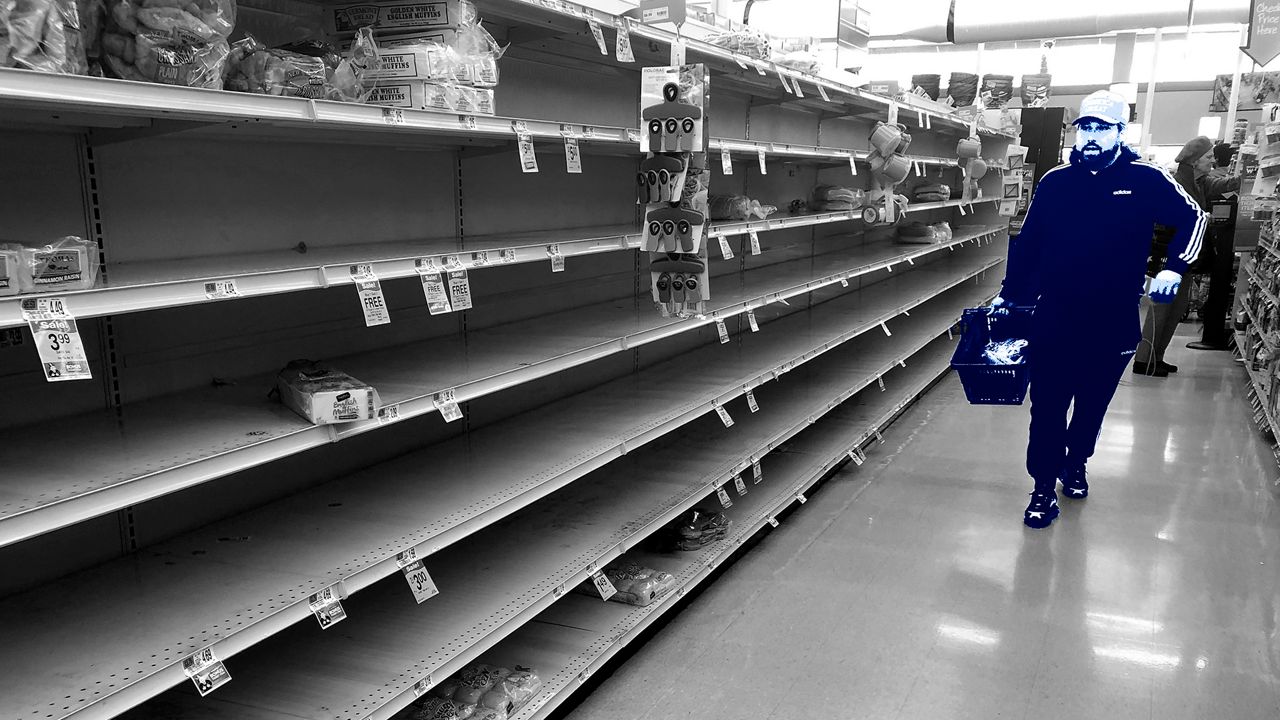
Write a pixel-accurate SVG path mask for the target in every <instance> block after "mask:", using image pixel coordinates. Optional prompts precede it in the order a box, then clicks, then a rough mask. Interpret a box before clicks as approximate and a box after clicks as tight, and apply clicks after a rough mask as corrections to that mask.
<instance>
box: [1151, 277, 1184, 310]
mask: <svg viewBox="0 0 1280 720" xmlns="http://www.w3.org/2000/svg"><path fill="white" fill-rule="evenodd" d="M1180 285H1182V276H1181V275H1179V274H1178V273H1176V272H1174V271H1172V270H1161V271H1160V273H1159V274H1158V275H1156V277H1155V279H1154V280H1152V281H1151V292H1150V293H1148V294H1149V295H1150V296H1151V299H1152V300H1153V301H1154V302H1158V303H1171V302H1173V296H1174V295H1177V294H1178V287H1179V286H1180Z"/></svg>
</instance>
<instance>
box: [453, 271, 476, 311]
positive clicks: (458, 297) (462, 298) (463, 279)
mask: <svg viewBox="0 0 1280 720" xmlns="http://www.w3.org/2000/svg"><path fill="white" fill-rule="evenodd" d="M449 302H450V303H451V304H452V305H453V309H454V310H470V309H471V280H470V279H469V278H468V277H467V271H466V270H451V271H449Z"/></svg>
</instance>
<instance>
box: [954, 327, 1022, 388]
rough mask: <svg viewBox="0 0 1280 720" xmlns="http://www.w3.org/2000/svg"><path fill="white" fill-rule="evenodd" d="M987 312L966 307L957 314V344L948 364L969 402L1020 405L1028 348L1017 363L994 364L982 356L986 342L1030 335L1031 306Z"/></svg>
mask: <svg viewBox="0 0 1280 720" xmlns="http://www.w3.org/2000/svg"><path fill="white" fill-rule="evenodd" d="M1008 310H1009V312H1008V313H1007V314H1006V313H1001V314H995V315H991V314H988V312H987V309H986V308H967V309H966V310H965V311H964V313H963V314H962V315H961V316H960V344H959V345H957V346H956V351H955V353H954V354H953V355H952V356H951V367H953V368H955V369H956V374H958V375H959V376H960V384H961V385H963V386H964V394H965V395H966V396H967V397H968V398H969V403H970V404H972V405H1021V404H1022V400H1023V398H1025V397H1026V396H1027V385H1028V384H1029V383H1030V382H1031V374H1030V373H1031V368H1030V367H1028V365H1027V362H1028V361H1029V360H1030V356H1029V354H1028V352H1027V351H1028V350H1030V348H1025V349H1023V351H1022V355H1023V362H1022V363H1020V364H1018V365H994V364H992V363H991V362H990V361H989V360H988V359H987V358H986V356H985V355H984V351H985V350H986V348H987V343H990V342H992V341H996V342H999V341H1002V340H1011V339H1020V340H1024V339H1026V338H1028V337H1029V336H1030V335H1031V315H1032V309H1031V308H1026V307H1011V308H1008Z"/></svg>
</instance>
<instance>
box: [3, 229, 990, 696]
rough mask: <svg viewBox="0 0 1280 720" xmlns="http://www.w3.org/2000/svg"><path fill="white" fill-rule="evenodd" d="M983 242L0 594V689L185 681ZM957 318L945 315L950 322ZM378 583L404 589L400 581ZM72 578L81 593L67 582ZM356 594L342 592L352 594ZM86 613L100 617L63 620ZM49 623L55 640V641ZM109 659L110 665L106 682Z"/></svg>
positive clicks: (865, 314) (731, 390)
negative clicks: (188, 531) (728, 337)
mask: <svg viewBox="0 0 1280 720" xmlns="http://www.w3.org/2000/svg"><path fill="white" fill-rule="evenodd" d="M992 250H999V248H985V249H983V250H978V251H975V252H965V253H961V254H958V255H956V256H955V257H954V258H949V259H948V260H945V261H943V262H940V263H938V265H939V266H940V267H931V268H920V269H918V270H916V271H914V272H911V273H903V274H902V275H901V276H900V277H897V278H894V279H892V280H889V281H886V282H884V283H879V284H877V285H875V286H872V287H871V288H868V289H866V290H863V291H861V292H859V293H853V294H850V295H847V296H844V297H842V298H840V299H838V300H833V301H830V302H827V303H823V304H821V305H819V306H817V307H816V308H814V309H812V310H809V311H805V312H800V313H795V314H792V315H789V316H786V317H783V318H781V319H778V320H776V321H774V322H769V323H767V324H766V325H765V327H764V329H763V330H762V332H761V333H759V334H748V335H746V336H744V337H742V338H741V343H740V344H739V343H735V344H732V345H729V346H720V345H714V346H709V347H706V348H703V349H700V350H698V351H695V352H693V353H690V354H686V355H685V356H683V357H681V358H676V359H675V360H672V361H668V362H666V363H662V364H659V365H657V366H654V367H652V368H649V369H647V370H645V371H642V372H641V373H639V375H637V376H628V377H627V378H623V379H620V380H618V381H615V382H613V383H609V384H606V385H604V386H601V387H600V388H597V389H595V390H593V391H591V392H590V393H584V394H583V395H579V396H574V397H570V398H566V399H563V400H560V401H557V402H555V403H552V404H550V405H547V406H544V407H542V408H539V409H538V410H537V411H536V412H532V413H529V414H526V415H524V416H517V417H515V418H511V419H509V420H506V421H503V422H500V423H497V424H495V425H492V426H489V427H486V428H483V429H481V430H479V431H476V432H473V433H471V434H470V436H469V437H467V438H460V439H458V440H454V441H449V442H446V443H442V444H439V445H436V446H432V447H429V448H426V449H424V450H422V451H418V452H416V453H412V454H410V455H408V456H404V457H401V458H398V459H396V460H393V461H390V462H387V463H383V464H380V465H378V466H374V467H372V468H369V469H368V470H366V471H363V472H361V473H358V474H356V475H353V476H350V477H348V478H346V479H343V480H340V481H336V482H334V483H329V484H327V485H325V486H322V487H320V488H316V489H314V490H312V491H307V492H304V493H301V494H298V495H296V496H293V497H291V498H287V499H285V500H282V501H280V502H278V503H273V504H272V505H270V506H267V507H266V508H263V509H261V510H258V511H255V512H253V513H249V514H247V515H245V516H241V517H240V518H237V519H235V520H232V521H228V522H225V523H220V524H218V525H215V526H212V527H210V528H207V529H205V530H202V531H200V532H197V533H194V534H192V535H189V536H185V537H184V538H181V539H179V540H176V541H173V542H171V543H168V544H166V545H164V546H163V548H162V549H157V550H155V551H154V552H148V553H145V554H141V555H136V556H130V557H129V558H125V559H123V560H121V561H117V562H116V563H111V564H108V565H104V566H100V567H99V568H96V569H93V570H89V571H86V572H84V573H80V574H77V575H75V576H72V577H70V578H67V579H65V580H63V581H60V582H55V583H52V584H49V585H47V586H44V587H42V588H40V589H38V590H36V591H32V592H30V593H26V594H22V595H19V596H15V597H13V598H10V599H7V600H5V601H3V602H0V608H3V610H0V615H4V616H9V617H41V618H42V620H41V622H39V623H31V624H30V625H29V626H27V627H26V630H28V631H29V634H28V633H25V632H23V628H19V627H16V626H15V627H14V628H13V630H14V632H13V633H8V634H7V638H6V641H7V642H6V648H5V649H4V651H3V652H4V654H3V655H2V656H0V672H3V673H5V674H6V676H7V677H10V678H11V680H12V687H14V688H15V689H16V690H15V692H14V693H13V694H12V696H11V697H10V698H9V699H10V701H11V702H12V703H13V706H14V707H20V708H23V709H24V710H23V711H22V712H21V713H20V714H19V715H17V716H16V717H18V718H21V719H22V720H34V719H35V718H42V717H44V715H43V713H44V712H45V711H44V710H41V709H40V708H41V707H43V706H44V705H45V704H46V703H47V702H48V699H49V698H67V699H66V700H65V703H64V705H65V707H66V708H67V710H65V711H63V710H59V713H60V715H59V717H66V716H74V717H110V716H111V715H112V714H114V713H117V712H119V711H121V710H122V709H125V708H128V707H131V706H133V705H136V704H138V703H140V702H142V701H143V700H145V699H147V698H149V697H152V696H154V695H156V694H158V693H160V692H162V691H163V690H165V689H166V688H169V687H172V686H174V685H178V684H181V683H182V682H184V681H185V676H184V675H183V672H182V669H181V661H182V659H183V658H185V657H187V656H188V655H190V654H191V653H193V652H195V651H197V650H199V649H200V648H202V647H205V646H208V645H213V646H214V647H215V650H216V652H217V653H218V655H219V657H220V658H222V659H227V658H231V657H234V656H235V655H236V654H237V653H239V652H241V651H243V650H245V649H246V648H248V647H250V646H252V645H255V644H257V643H259V642H261V641H262V640H264V639H265V638H268V637H270V636H272V635H274V634H276V633H278V632H280V631H281V630H283V629H284V628H286V627H288V626H289V625H291V624H293V623H295V622H297V621H299V620H305V619H306V616H307V615H308V614H309V609H308V606H307V597H308V596H309V595H310V594H312V593H314V592H317V591H319V590H320V589H323V588H325V587H328V586H330V585H332V584H334V583H336V582H339V581H341V582H343V584H344V586H345V588H346V590H347V592H349V593H357V591H360V590H362V589H364V588H367V587H369V586H370V585H372V584H373V583H374V582H376V581H377V580H379V579H382V578H385V577H387V576H388V575H392V574H394V573H396V572H397V571H398V568H397V566H396V563H395V559H394V558H395V554H396V553H398V552H401V551H403V550H406V549H408V548H415V549H416V550H417V552H418V555H419V556H428V567H429V568H430V569H432V570H433V571H434V570H435V568H436V567H437V565H436V564H435V563H434V561H432V560H431V558H430V557H429V556H431V555H432V554H433V553H435V552H437V551H438V550H440V549H441V548H445V547H450V546H451V545H452V544H453V543H455V542H457V541H458V540H460V539H461V538H464V537H466V536H468V535H470V534H472V533H474V532H476V531H477V530H480V529H482V528H484V527H486V526H488V525H490V524H492V523H493V522H495V521H497V520H499V519H501V518H503V517H505V516H506V515H509V514H511V513H512V512H514V511H516V510H519V509H521V508H524V507H527V506H529V505H530V504H531V503H533V502H534V501H537V500H540V499H542V498H545V497H546V496H547V495H548V494H550V493H552V492H553V491H555V490H557V489H560V488H562V487H564V486H566V485H568V484H569V483H571V482H573V481H575V480H577V479H579V478H581V477H583V476H584V475H586V474H587V473H590V472H592V471H594V470H597V469H598V468H601V467H603V466H605V465H606V464H607V463H609V462H611V461H612V460H615V459H617V458H619V457H621V456H623V455H624V454H626V453H628V452H632V453H634V452H635V451H636V449H637V448H639V447H641V446H642V445H645V444H647V443H649V442H652V441H654V440H657V439H659V438H662V437H663V436H664V435H667V434H668V433H671V432H673V431H675V430H677V429H678V428H681V427H683V426H685V425H687V424H688V423H690V422H693V421H694V420H697V419H698V418H699V417H701V416H704V415H707V413H709V412H711V411H712V410H713V408H714V406H716V405H724V404H727V403H729V402H730V401H732V400H734V399H735V398H737V397H740V396H741V395H742V394H744V393H745V392H746V391H747V390H748V389H751V388H754V387H756V386H758V385H760V384H762V383H766V382H768V381H769V380H771V379H773V378H774V376H775V372H785V371H787V370H790V369H792V368H795V367H800V366H802V365H803V364H804V363H805V362H807V361H810V360H812V359H814V358H816V357H819V356H820V355H821V354H822V353H824V352H825V351H826V350H828V349H829V348H832V347H837V346H838V345H839V344H840V343H842V342H844V341H847V340H848V339H851V338H853V337H856V336H858V335H860V334H862V333H865V332H867V331H871V332H873V333H877V334H878V333H879V330H878V329H877V327H878V325H879V323H880V322H881V321H882V320H888V321H892V323H893V325H894V326H898V325H900V324H901V326H902V327H901V329H902V331H903V332H904V333H910V330H909V328H912V327H916V326H918V325H919V323H920V322H921V318H920V317H918V315H919V314H920V313H917V314H916V315H913V317H911V318H905V319H903V320H902V321H901V322H899V321H897V320H894V318H896V317H897V316H898V315H899V314H901V312H902V311H903V310H908V311H909V310H911V309H912V308H914V307H916V306H918V305H920V304H921V303H923V302H927V301H928V300H929V299H930V298H932V297H934V296H935V295H937V294H938V293H940V292H943V291H945V290H947V289H949V288H953V287H957V286H967V285H968V283H969V281H970V278H973V277H976V276H977V275H980V274H982V273H983V272H984V268H987V267H990V266H993V265H995V264H998V263H1000V262H1002V261H1003V254H1002V253H995V252H992ZM974 287H975V288H976V287H978V285H977V284H976V283H975V284H974ZM988 295H989V293H988ZM921 312H923V313H924V314H926V315H927V311H921ZM957 313H958V310H957V309H956V308H955V307H951V308H950V309H949V310H948V314H949V315H950V316H951V317H952V318H953V317H954V316H955V315H956V314H957ZM765 320H767V318H765ZM950 321H951V320H950V319H948V320H947V321H946V322H948V323H949V322H950ZM837 365H840V363H837ZM850 365H851V366H858V367H861V363H860V362H855V363H850ZM690 368H694V369H695V370H692V371H691V370H690ZM848 371H849V372H852V371H853V370H852V369H850V370H848ZM840 372H844V370H840ZM781 386H782V387H781V388H780V391H781V392H782V393H783V397H785V396H786V394H787V393H790V392H791V391H792V387H791V384H790V383H789V382H788V379H787V377H786V376H785V375H784V376H783V381H782V383H781ZM762 392H764V391H762ZM743 414H745V409H739V410H737V411H736V412H735V415H743ZM710 418H711V419H712V420H715V418H716V416H715V414H714V413H712V414H711V415H710ZM715 421H716V422H718V420H715ZM740 421H741V422H740V423H739V424H744V423H745V421H746V418H740ZM735 427H736V426H735ZM424 478H429V479H430V482H423V480H424ZM334 503H340V504H339V505H337V506H336V507H335V506H334ZM220 537H230V538H239V537H250V538H251V539H252V540H251V541H247V542H217V538H220ZM196 550H198V551H200V552H199V554H193V552H194V551H196ZM280 558H285V560H283V561H282V560H281V559H280ZM122 566H127V567H128V568H129V571H128V572H122V571H121V568H122ZM463 566H464V567H465V564H464V565H463ZM385 585H388V586H390V587H393V588H395V589H396V590H397V591H399V590H404V591H405V592H407V589H405V588H403V587H401V586H400V585H399V583H395V582H392V583H387V584H385ZM84 587H93V588H94V593H91V594H85V593H77V592H73V590H74V589H75V588H84ZM442 587H443V586H442ZM376 592H377V591H375V594H376ZM363 594H364V593H359V594H356V595H355V596H354V598H353V600H352V602H356V601H360V602H363V599H362V595H363ZM454 597H455V598H456V597H457V596H456V594H455V596H454ZM68 598H82V600H81V602H83V603H86V604H85V605H83V606H81V605H77V604H74V603H71V602H68ZM139 598H148V602H147V603H146V604H141V603H139V602H138V599H139ZM178 598H181V601H179V600H178ZM404 599H405V600H406V601H407V603H408V604H409V605H412V604H413V603H412V599H411V598H409V596H407V595H406V596H405V598H404ZM430 602H432V603H435V602H436V599H433V600H432V601H430ZM86 612H91V613H93V616H94V617H99V618H108V617H109V618H111V621H110V622H100V623H95V624H91V625H88V626H86V625H85V624H84V623H76V622H74V620H75V619H76V618H81V617H84V613H86ZM51 628H56V629H57V630H56V632H60V633H63V634H64V635H65V637H61V636H56V635H55V636H51V635H50V632H51ZM19 633H21V634H22V636H20V635H19ZM331 636H332V634H331ZM184 638H185V639H184ZM106 668H110V670H111V672H112V673H113V674H115V676H116V677H114V678H104V677H103V675H105V674H106V672H104V669H106ZM232 672H233V674H235V672H236V671H235V670H234V668H233V671H232ZM99 682H100V683H101V684H102V685H106V686H107V687H106V688H102V687H101V685H100V686H96V687H95V688H94V689H96V690H97V691H98V692H99V693H101V695H88V694H87V693H85V692H84V691H83V690H81V689H80V688H88V687H89V686H91V685H93V684H94V683H99ZM68 696H70V697H68ZM59 707H62V706H59ZM362 717H363V716H362ZM361 720H362V719H361Z"/></svg>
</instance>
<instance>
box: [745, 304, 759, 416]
mask: <svg viewBox="0 0 1280 720" xmlns="http://www.w3.org/2000/svg"><path fill="white" fill-rule="evenodd" d="M747 324H748V325H750V326H751V332H760V323H758V322H756V311H755V310H747ZM753 412H754V411H753Z"/></svg>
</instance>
